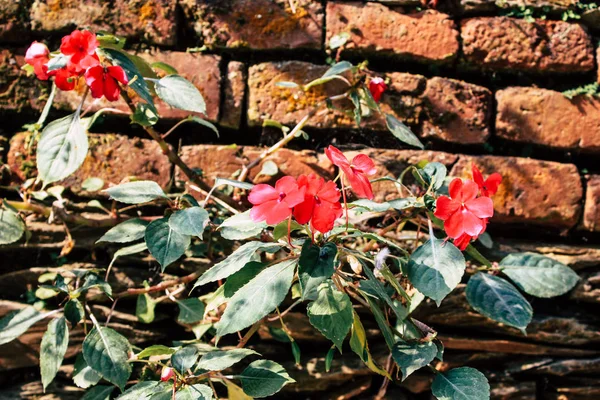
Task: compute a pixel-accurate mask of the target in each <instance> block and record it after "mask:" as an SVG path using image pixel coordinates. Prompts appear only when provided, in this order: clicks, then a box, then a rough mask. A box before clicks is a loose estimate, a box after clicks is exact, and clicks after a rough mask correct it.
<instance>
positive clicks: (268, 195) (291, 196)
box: [248, 176, 306, 225]
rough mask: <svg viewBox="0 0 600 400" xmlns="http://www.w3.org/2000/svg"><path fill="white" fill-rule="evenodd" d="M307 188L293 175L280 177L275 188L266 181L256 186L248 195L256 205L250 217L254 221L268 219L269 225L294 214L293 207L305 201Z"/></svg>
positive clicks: (250, 200)
mask: <svg viewBox="0 0 600 400" xmlns="http://www.w3.org/2000/svg"><path fill="white" fill-rule="evenodd" d="M305 190H306V188H304V187H302V188H299V187H298V182H296V179H294V178H293V177H291V176H284V177H283V178H281V179H279V180H278V181H277V182H275V187H274V188H273V187H272V186H270V185H266V184H264V183H262V184H259V185H256V186H254V187H253V188H252V190H251V191H250V194H249V195H248V201H249V202H250V203H252V204H253V205H254V207H252V210H251V211H250V218H252V220H253V221H254V222H260V221H265V220H266V221H267V224H269V225H276V224H278V223H280V222H281V221H284V220H285V219H287V218H288V217H289V216H290V215H292V208H294V207H295V206H297V205H298V204H300V203H302V202H303V201H304V192H305Z"/></svg>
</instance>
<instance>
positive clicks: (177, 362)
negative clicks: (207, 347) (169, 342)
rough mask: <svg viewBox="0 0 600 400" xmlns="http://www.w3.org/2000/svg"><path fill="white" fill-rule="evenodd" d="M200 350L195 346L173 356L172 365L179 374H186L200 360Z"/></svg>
mask: <svg viewBox="0 0 600 400" xmlns="http://www.w3.org/2000/svg"><path fill="white" fill-rule="evenodd" d="M199 355H200V354H199V353H198V348H197V347H196V346H194V345H191V346H186V347H184V348H182V349H179V350H177V351H176V352H175V353H173V355H172V356H171V364H172V365H173V368H175V369H176V370H177V371H178V372H179V373H181V374H185V373H186V372H187V370H189V369H191V368H192V367H193V366H194V364H196V360H198V356H199Z"/></svg>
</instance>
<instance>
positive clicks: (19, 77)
mask: <svg viewBox="0 0 600 400" xmlns="http://www.w3.org/2000/svg"><path fill="white" fill-rule="evenodd" d="M24 54H25V49H19V50H16V51H14V52H13V51H12V50H8V49H2V50H0V88H1V89H0V117H3V124H5V128H6V125H8V124H11V122H12V121H11V119H12V117H10V116H12V115H17V114H18V115H19V116H20V118H21V121H19V122H22V121H27V118H31V117H32V115H33V112H36V114H37V112H38V111H41V110H42V109H43V108H44V105H45V104H46V100H47V98H48V92H49V90H48V84H47V82H43V81H40V80H38V79H37V78H36V77H35V75H32V76H27V73H25V71H23V70H21V67H22V66H23V65H25V60H24ZM28 122H33V121H28Z"/></svg>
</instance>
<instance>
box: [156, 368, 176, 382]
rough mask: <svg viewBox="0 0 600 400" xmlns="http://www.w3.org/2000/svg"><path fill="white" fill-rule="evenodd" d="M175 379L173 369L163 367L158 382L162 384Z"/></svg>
mask: <svg viewBox="0 0 600 400" xmlns="http://www.w3.org/2000/svg"><path fill="white" fill-rule="evenodd" d="M174 377H175V372H173V368H169V367H163V369H162V371H161V373H160V380H161V381H163V382H167V381H170V380H171V379H172V378H174Z"/></svg>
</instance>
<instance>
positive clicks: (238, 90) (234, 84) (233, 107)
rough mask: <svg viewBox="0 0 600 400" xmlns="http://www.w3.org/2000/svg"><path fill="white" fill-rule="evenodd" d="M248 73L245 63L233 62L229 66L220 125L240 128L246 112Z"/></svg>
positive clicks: (224, 81)
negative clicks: (245, 97)
mask: <svg viewBox="0 0 600 400" xmlns="http://www.w3.org/2000/svg"><path fill="white" fill-rule="evenodd" d="M247 75H248V73H247V69H246V66H245V65H244V63H241V62H238V61H231V62H230V63H229V64H228V65H227V76H225V77H223V78H224V79H223V83H222V84H223V85H225V90H224V96H225V99H224V101H223V109H222V111H221V117H220V119H219V123H220V124H221V125H223V126H226V127H228V128H234V129H237V128H239V127H240V123H241V120H242V114H243V112H244V111H245V107H246V104H245V103H244V100H245V99H244V95H245V93H246V79H247V78H248V76H247Z"/></svg>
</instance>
